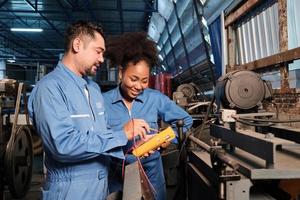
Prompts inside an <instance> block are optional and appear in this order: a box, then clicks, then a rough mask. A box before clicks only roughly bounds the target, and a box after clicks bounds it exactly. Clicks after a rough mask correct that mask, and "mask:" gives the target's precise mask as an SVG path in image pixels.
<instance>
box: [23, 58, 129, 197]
mask: <svg viewBox="0 0 300 200" xmlns="http://www.w3.org/2000/svg"><path fill="white" fill-rule="evenodd" d="M28 110H29V115H30V117H31V119H32V120H33V123H34V126H35V127H36V130H37V132H38V133H39V135H40V136H41V138H42V141H43V148H44V151H45V155H46V156H45V166H46V168H47V176H46V182H45V184H44V186H43V192H42V193H43V199H50V200H53V199H70V200H74V199H78V200H79V199H80V200H82V199H85V200H86V199H88V200H89V199H101V200H102V199H105V198H106V197H107V195H108V179H107V178H108V164H109V159H110V158H109V157H110V156H113V157H116V158H121V159H122V158H124V154H123V151H122V148H121V147H120V146H124V145H126V143H127V142H128V140H127V138H126V136H125V133H124V132H123V131H122V129H119V130H118V131H114V132H113V131H112V130H111V129H109V128H107V122H106V117H105V115H106V113H105V110H104V102H103V97H102V94H101V91H100V88H99V86H98V85H97V84H96V83H95V82H93V81H92V80H90V79H88V78H87V77H83V78H82V77H79V76H77V75H76V74H75V73H73V72H72V71H70V70H69V69H68V68H66V67H65V66H64V65H63V64H62V63H61V62H59V63H58V65H57V67H56V68H55V70H54V71H52V72H51V73H49V74H48V75H46V76H45V77H44V78H43V79H42V80H40V81H39V82H38V83H37V85H36V86H35V87H34V89H33V90H32V93H31V95H30V98H29V102H28Z"/></svg>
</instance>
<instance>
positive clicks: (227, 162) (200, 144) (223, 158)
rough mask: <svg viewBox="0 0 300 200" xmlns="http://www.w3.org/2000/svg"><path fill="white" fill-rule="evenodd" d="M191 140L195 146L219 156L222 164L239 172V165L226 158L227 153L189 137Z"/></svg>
mask: <svg viewBox="0 0 300 200" xmlns="http://www.w3.org/2000/svg"><path fill="white" fill-rule="evenodd" d="M189 139H190V140H191V141H193V142H194V143H195V144H197V145H199V146H200V147H201V148H202V149H204V150H205V151H207V152H209V153H210V154H214V155H215V156H217V157H218V158H219V159H220V160H221V161H222V162H224V163H225V164H227V165H228V166H230V167H231V168H232V169H234V170H237V169H238V168H239V164H238V163H237V162H236V161H234V160H232V159H231V158H229V157H228V156H226V155H225V153H222V152H220V151H218V149H215V148H212V147H211V146H210V145H208V144H206V143H204V142H202V141H201V140H199V139H198V138H196V137H194V136H192V135H190V136H189Z"/></svg>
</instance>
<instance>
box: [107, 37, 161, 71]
mask: <svg viewBox="0 0 300 200" xmlns="http://www.w3.org/2000/svg"><path fill="white" fill-rule="evenodd" d="M106 49H107V50H106V52H105V57H106V58H108V59H109V60H110V61H111V63H112V66H121V67H122V68H123V70H125V69H126V67H127V65H128V64H129V63H131V62H132V63H133V64H134V65H135V64H136V63H138V62H140V61H141V60H144V61H146V62H147V63H148V65H149V67H150V69H151V68H152V67H153V66H155V65H156V64H157V63H158V57H157V55H158V54H157V49H156V44H155V42H154V41H152V40H151V39H149V38H148V37H147V33H145V32H132V33H125V34H123V35H121V36H120V37H117V38H113V37H111V38H108V39H107V45H106Z"/></svg>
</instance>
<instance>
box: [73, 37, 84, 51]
mask: <svg viewBox="0 0 300 200" xmlns="http://www.w3.org/2000/svg"><path fill="white" fill-rule="evenodd" d="M81 43H82V41H81V40H80V39H79V38H75V39H74V40H73V42H72V49H73V51H75V52H76V53H78V52H79V51H80V45H81Z"/></svg>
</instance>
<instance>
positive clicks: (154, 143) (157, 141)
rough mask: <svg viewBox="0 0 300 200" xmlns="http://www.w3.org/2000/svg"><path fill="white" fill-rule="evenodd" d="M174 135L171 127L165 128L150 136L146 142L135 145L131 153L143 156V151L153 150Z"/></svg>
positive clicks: (171, 138)
mask: <svg viewBox="0 0 300 200" xmlns="http://www.w3.org/2000/svg"><path fill="white" fill-rule="evenodd" d="M175 137H176V135H175V133H174V131H173V129H172V128H171V127H168V128H166V129H165V130H163V131H161V132H159V133H157V135H155V136H154V137H152V138H151V139H150V140H148V141H147V142H145V143H143V144H141V145H140V146H138V147H136V148H135V149H134V150H133V151H132V154H133V155H135V156H136V157H140V156H143V155H144V154H145V153H148V152H149V151H151V150H155V149H157V148H158V147H160V146H161V145H162V144H163V143H165V142H169V141H171V140H173V139H174V138H175Z"/></svg>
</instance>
